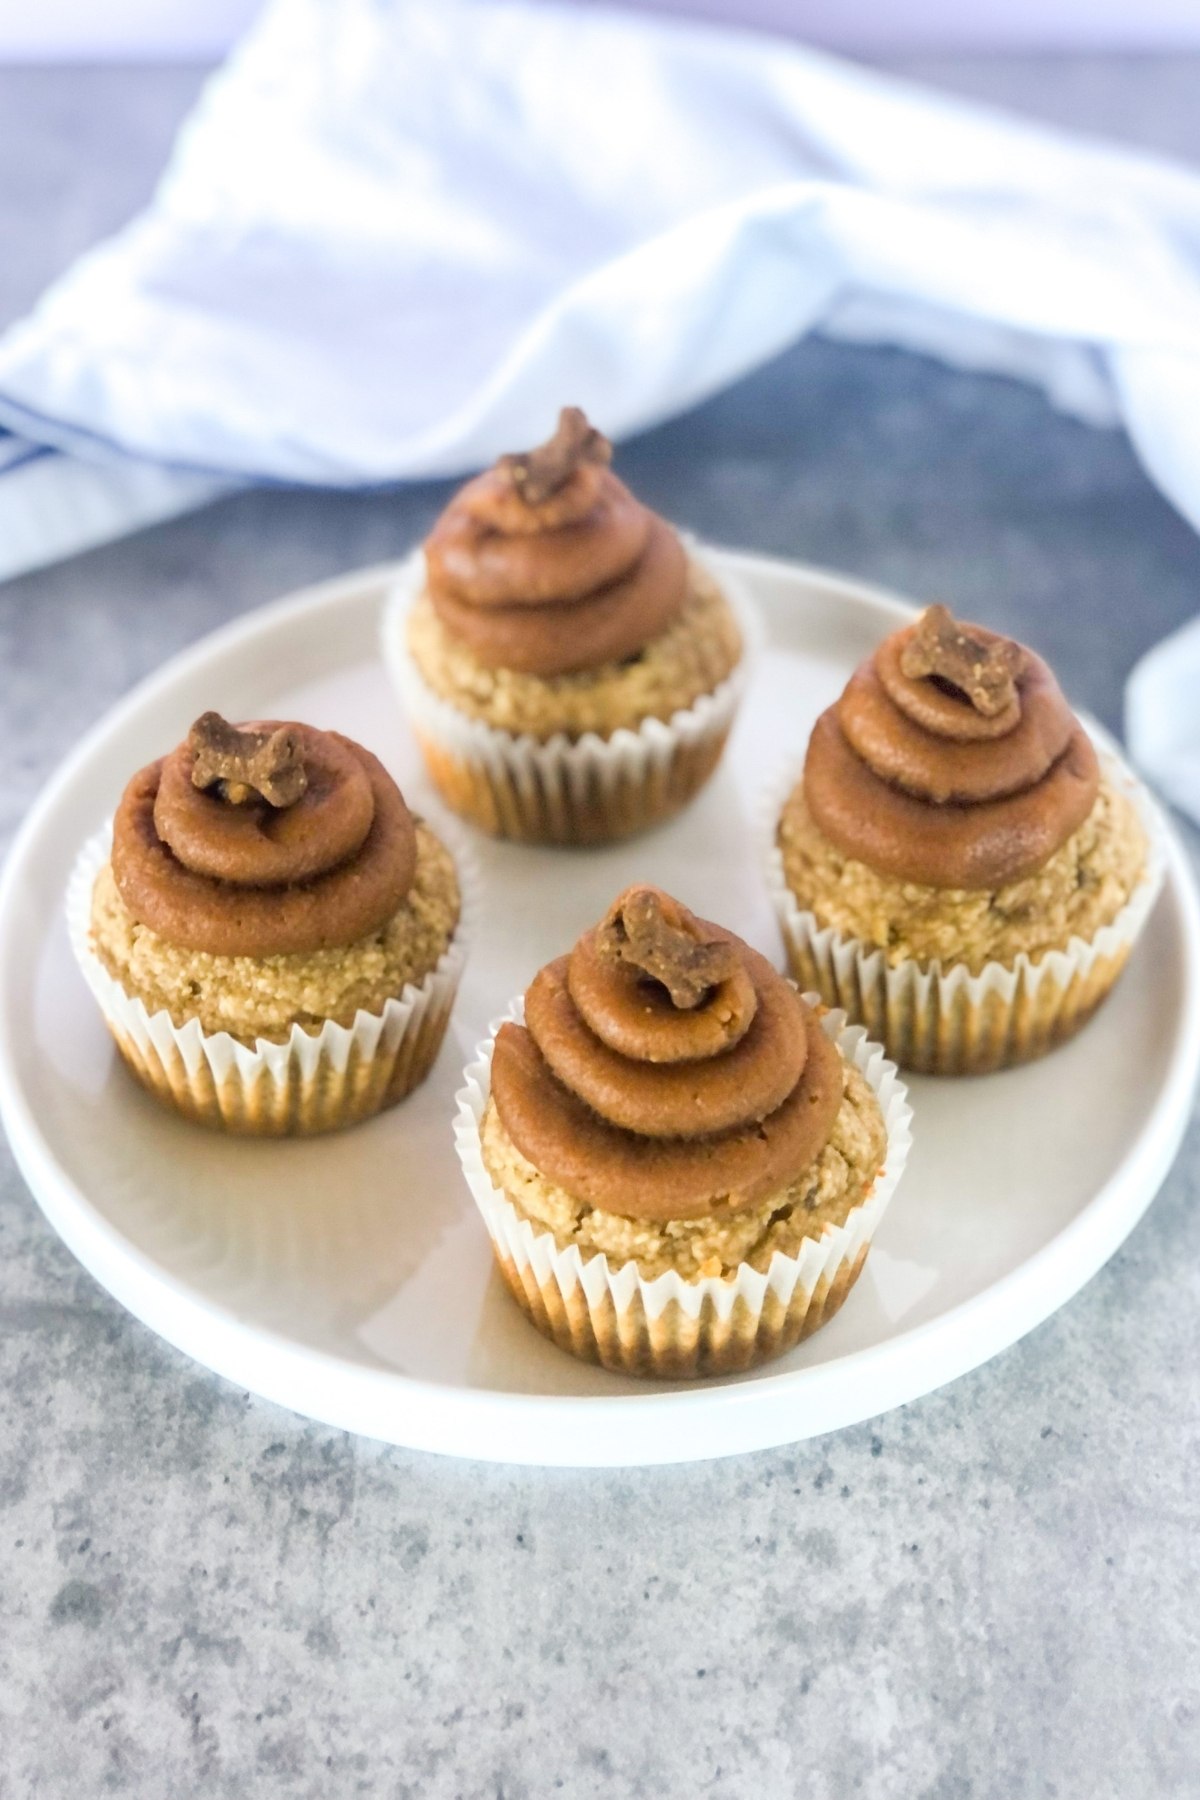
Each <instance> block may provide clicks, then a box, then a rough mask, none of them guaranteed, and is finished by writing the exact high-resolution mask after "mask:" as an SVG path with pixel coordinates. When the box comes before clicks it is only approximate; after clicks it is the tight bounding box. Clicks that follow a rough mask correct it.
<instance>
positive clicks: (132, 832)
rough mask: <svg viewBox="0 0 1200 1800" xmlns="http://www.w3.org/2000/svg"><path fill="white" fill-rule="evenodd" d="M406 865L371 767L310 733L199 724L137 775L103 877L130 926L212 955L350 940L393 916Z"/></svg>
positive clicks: (402, 836) (212, 721)
mask: <svg viewBox="0 0 1200 1800" xmlns="http://www.w3.org/2000/svg"><path fill="white" fill-rule="evenodd" d="M416 861H417V840H416V829H415V825H414V822H413V818H412V815H411V814H410V812H409V810H408V808H407V806H406V805H405V803H404V800H403V798H402V796H401V794H400V790H399V788H397V786H396V784H395V782H394V781H393V780H392V778H391V776H390V775H389V774H388V773H387V770H386V769H385V768H384V767H383V765H382V763H380V762H379V761H378V760H377V759H376V758H375V757H374V756H372V755H371V753H370V751H368V750H364V749H363V748H362V746H361V745H360V744H355V743H352V742H351V740H350V739H349V738H345V737H342V736H340V735H339V733H337V732H335V731H317V730H315V729H314V728H313V727H312V726H309V725H297V724H287V723H284V724H281V723H279V722H277V721H272V722H268V723H258V724H254V725H249V726H245V727H241V728H239V727H236V726H232V725H229V724H227V723H226V722H225V720H223V719H222V718H220V716H219V715H218V714H216V713H205V714H204V716H203V717H202V718H200V719H198V720H197V721H196V723H195V725H193V727H192V729H191V732H190V734H189V736H188V738H187V739H186V740H185V741H184V742H183V743H182V744H180V745H179V746H178V747H177V748H176V749H175V750H173V751H172V752H171V753H170V755H169V756H165V757H163V758H161V759H160V760H159V761H158V762H153V763H150V764H149V765H148V766H147V767H146V768H144V769H140V770H139V771H138V773H137V774H136V775H135V776H134V777H133V779H132V780H131V781H130V783H129V785H128V786H127V787H126V789H125V792H124V794H123V796H122V798H121V803H120V805H119V806H118V808H117V813H116V818H115V819H114V821H113V849H112V868H113V877H114V879H115V881H116V884H117V888H118V891H119V892H120V895H121V898H122V900H123V901H124V902H125V905H126V906H127V907H128V909H129V911H130V912H131V913H132V914H133V916H134V918H135V919H137V920H138V922H139V923H140V924H143V925H146V926H149V928H150V929H151V930H152V931H154V932H157V933H158V935H159V936H160V937H162V938H164V939H166V940H167V941H168V942H169V943H172V944H176V945H179V946H180V947H182V948H184V949H188V950H203V951H207V952H208V953H209V954H211V955H214V956H284V955H292V954H302V953H305V952H309V951H314V950H325V949H329V948H332V947H334V946H340V945H346V944H352V943H356V942H357V941H358V940H359V939H360V938H363V937H366V936H367V935H368V934H369V933H370V932H372V931H376V930H378V929H379V928H380V926H382V925H383V924H385V923H386V922H387V920H389V919H390V918H392V917H393V916H394V914H395V913H396V911H397V910H398V909H399V907H400V905H401V904H402V902H403V900H404V899H405V897H406V895H407V894H408V891H409V889H410V887H411V886H412V881H413V875H414V873H415V870H416Z"/></svg>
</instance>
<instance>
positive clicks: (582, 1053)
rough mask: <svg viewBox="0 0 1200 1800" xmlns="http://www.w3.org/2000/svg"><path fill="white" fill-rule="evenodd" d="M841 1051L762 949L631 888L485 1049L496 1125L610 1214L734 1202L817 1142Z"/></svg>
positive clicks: (811, 1152)
mask: <svg viewBox="0 0 1200 1800" xmlns="http://www.w3.org/2000/svg"><path fill="white" fill-rule="evenodd" d="M842 1092H843V1076H842V1061H841V1057H840V1055H839V1053H838V1051H837V1049H836V1048H835V1047H834V1045H833V1044H831V1043H830V1041H829V1039H828V1038H827V1037H826V1036H825V1033H824V1032H823V1031H822V1029H821V1026H820V1024H819V1022H818V1020H817V1017H816V1015H815V1014H814V1013H813V1012H812V1011H811V1010H810V1009H809V1008H808V1007H806V1006H805V1005H804V1003H803V1001H802V1000H801V999H800V997H799V995H798V994H797V993H796V991H795V989H794V988H792V987H791V986H790V985H789V984H788V983H787V982H786V981H785V980H784V979H783V977H782V976H781V975H779V974H777V973H776V971H775V970H774V969H773V968H772V967H771V965H770V963H768V962H767V960H766V959H765V957H762V956H760V955H759V954H758V953H757V951H755V950H752V949H751V948H750V946H749V945H748V944H744V943H743V942H742V940H741V939H740V938H738V937H735V936H734V934H733V933H732V932H730V931H725V930H723V929H722V928H721V927H720V926H718V925H712V924H709V923H708V922H707V921H706V920H704V919H698V918H697V917H696V916H695V914H694V913H691V912H689V911H688V909H687V908H686V907H685V906H681V905H680V903H679V902H678V901H677V900H672V899H671V898H670V896H669V895H667V894H664V893H662V892H661V891H660V890H659V889H658V888H653V887H633V888H629V889H627V890H626V892H625V893H623V894H622V895H621V896H620V897H619V898H618V899H617V900H616V901H615V902H614V903H613V905H612V907H611V908H610V910H609V912H608V914H607V916H606V917H605V919H604V920H603V922H602V923H601V924H600V925H599V926H597V927H595V928H594V929H593V930H591V931H586V932H584V934H583V936H582V937H581V938H580V939H579V942H578V943H577V944H576V945H575V948H574V949H573V950H572V951H571V953H570V955H569V956H563V957H559V958H558V959H557V961H555V962H552V963H550V964H548V965H547V967H546V968H544V969H542V970H541V972H540V973H539V974H538V975H537V976H536V977H535V979H534V981H533V983H532V985H531V986H530V988H529V990H528V992H527V993H526V995H525V1024H524V1025H523V1026H521V1025H514V1024H506V1025H503V1026H501V1028H500V1031H499V1033H498V1034H497V1038H496V1044H495V1050H494V1054H493V1059H492V1097H493V1100H494V1102H495V1106H496V1110H497V1112H498V1114H499V1116H500V1121H501V1124H502V1125H503V1126H504V1129H505V1130H506V1131H507V1133H508V1135H509V1137H510V1138H511V1139H512V1141H513V1143H514V1144H515V1145H516V1147H517V1149H518V1150H519V1151H520V1153H521V1154H522V1156H524V1157H526V1158H527V1159H528V1161H529V1162H530V1163H532V1164H533V1165H534V1167H535V1168H536V1169H538V1170H539V1172H540V1173H541V1174H542V1175H544V1176H545V1177H546V1178H547V1179H548V1180H550V1181H552V1182H555V1183H557V1184H558V1186H560V1187H561V1188H563V1189H564V1190H565V1191H566V1192H567V1193H568V1194H571V1195H573V1196H574V1197H575V1198H576V1199H578V1200H580V1201H584V1202H586V1203H587V1204H589V1205H592V1206H595V1207H599V1208H602V1209H604V1210H605V1211H607V1212H613V1213H619V1214H623V1215H624V1216H625V1217H627V1218H633V1219H651V1220H669V1219H690V1218H698V1217H700V1216H703V1215H708V1214H711V1213H713V1212H714V1211H720V1210H722V1209H724V1210H725V1211H729V1212H736V1211H738V1210H739V1209H740V1208H742V1207H746V1206H750V1205H752V1204H753V1203H754V1202H755V1201H756V1200H758V1199H760V1198H761V1197H762V1196H764V1195H766V1194H769V1193H771V1192H773V1191H774V1190H776V1189H778V1188H780V1187H784V1186H786V1185H787V1183H788V1182H789V1181H790V1180H792V1179H793V1178H794V1177H795V1176H796V1175H797V1173H799V1172H800V1171H802V1170H804V1169H805V1168H807V1167H808V1166H809V1164H810V1163H812V1162H813V1161H814V1160H815V1159H816V1158H817V1157H818V1156H819V1155H820V1153H821V1151H822V1150H823V1149H824V1147H825V1144H826V1142H827V1140H828V1138H829V1134H830V1132H831V1130H832V1128H833V1124H834V1120H835V1119H836V1117H837V1114H838V1110H839V1108H840V1106H841V1102H842Z"/></svg>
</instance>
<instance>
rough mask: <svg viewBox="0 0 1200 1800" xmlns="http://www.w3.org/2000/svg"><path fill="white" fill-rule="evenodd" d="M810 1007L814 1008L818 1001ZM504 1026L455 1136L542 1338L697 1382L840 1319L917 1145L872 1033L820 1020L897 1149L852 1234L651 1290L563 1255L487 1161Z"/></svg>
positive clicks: (470, 1068) (500, 1260)
mask: <svg viewBox="0 0 1200 1800" xmlns="http://www.w3.org/2000/svg"><path fill="white" fill-rule="evenodd" d="M805 999H806V1000H808V1001H810V1002H816V996H815V995H805ZM817 1004H819V1002H817ZM507 1017H508V1018H510V1019H513V1020H516V1021H517V1022H520V1021H521V1020H522V1019H523V1018H524V1004H523V1002H522V1001H520V1000H518V1001H516V1002H515V1003H514V1004H513V1006H512V1007H511V1008H510V1010H509V1013H508V1015H507ZM500 1023H501V1021H497V1024H496V1025H495V1026H494V1027H493V1029H492V1031H491V1033H490V1035H489V1036H488V1037H487V1039H485V1041H484V1042H483V1043H482V1044H481V1045H480V1046H479V1049H478V1051H477V1052H476V1057H475V1060H474V1061H472V1062H471V1063H469V1064H468V1065H467V1068H466V1070H465V1072H464V1077H463V1079H464V1084H465V1085H464V1086H463V1087H462V1088H461V1090H460V1091H459V1093H458V1095H457V1102H458V1112H457V1116H456V1119H455V1124H454V1137H455V1144H456V1146H457V1149H458V1154H459V1158H460V1160H461V1162H462V1166H463V1172H464V1174H465V1175H466V1178H467V1184H468V1186H469V1187H470V1189H471V1193H472V1195H473V1196H474V1199H475V1204H476V1205H477V1206H478V1208H479V1211H480V1213H481V1214H482V1215H483V1221H484V1224H485V1225H486V1226H487V1229H488V1233H489V1235H490V1237H491V1240H492V1249H493V1252H494V1253H495V1258H496V1262H497V1265H498V1267H499V1269H500V1273H501V1274H502V1275H503V1277H504V1280H505V1282H506V1283H507V1285H508V1288H509V1290H510V1292H511V1293H512V1295H513V1297H514V1298H515V1299H516V1301H517V1303H518V1304H519V1305H520V1306H521V1307H522V1308H523V1310H524V1311H525V1312H526V1313H527V1314H528V1316H529V1318H530V1319H531V1320H532V1321H533V1323H534V1324H535V1325H536V1326H537V1328H538V1330H539V1331H541V1332H542V1333H543V1334H544V1335H545V1336H546V1337H548V1338H551V1339H553V1341H554V1342H555V1343H556V1344H557V1345H558V1346H559V1348H560V1349H561V1350H567V1351H569V1352H570V1353H571V1354H572V1355H574V1356H578V1357H581V1358H583V1360H584V1361H586V1362H598V1363H602V1364H603V1365H604V1366H605V1368H609V1369H615V1370H619V1371H621V1372H622V1373H624V1374H626V1375H645V1376H651V1377H656V1378H657V1377H664V1376H669V1377H681V1376H682V1377H689V1376H704V1375H724V1374H732V1373H735V1372H736V1371H738V1370H740V1369H749V1368H753V1367H754V1366H755V1364H757V1363H760V1362H765V1361H767V1360H768V1358H770V1357H773V1356H781V1355H782V1354H783V1353H784V1352H785V1351H787V1350H790V1349H792V1347H793V1346H794V1345H796V1344H798V1343H800V1342H801V1340H802V1339H803V1338H806V1337H809V1336H810V1335H811V1334H812V1332H814V1331H816V1329H817V1328H818V1326H820V1325H823V1324H825V1323H826V1321H827V1320H829V1319H831V1318H832V1317H833V1315H834V1313H836V1312H837V1310H838V1308H839V1307H840V1306H841V1304H842V1302H843V1301H844V1300H845V1298H846V1296H847V1294H848V1293H849V1292H850V1289H851V1288H852V1287H853V1286H854V1283H855V1282H856V1281H857V1279H858V1277H859V1275H860V1273H861V1272H862V1267H863V1264H864V1263H865V1262H866V1259H867V1252H868V1251H869V1249H870V1247H871V1239H872V1238H873V1236H874V1235H875V1231H876V1229H877V1228H878V1225H879V1221H880V1220H881V1218H882V1217H883V1214H884V1211H885V1209H886V1207H887V1205H888V1202H889V1201H890V1199H891V1197H892V1195H893V1194H894V1193H895V1191H896V1185H897V1183H898V1182H899V1180H900V1177H901V1175H902V1173H903V1171H904V1164H905V1161H906V1159H907V1156H908V1151H909V1146H910V1143H911V1141H912V1140H911V1131H910V1125H911V1120H912V1109H911V1108H910V1106H909V1104H908V1097H907V1090H906V1088H905V1086H904V1083H903V1082H902V1081H901V1080H900V1078H899V1076H898V1074H897V1072H896V1068H895V1065H894V1064H893V1063H890V1062H888V1061H887V1060H886V1058H885V1057H884V1053H883V1050H882V1049H881V1048H880V1046H879V1045H878V1044H873V1043H872V1042H871V1041H870V1039H869V1038H868V1037H867V1034H866V1032H865V1031H864V1030H863V1029H862V1028H861V1026H856V1025H850V1026H847V1024H846V1021H845V1015H844V1014H842V1013H836V1012H827V1013H824V1014H823V1016H822V1019H821V1024H822V1026H823V1028H824V1030H825V1032H826V1034H827V1035H828V1036H829V1037H830V1038H832V1039H833V1041H834V1043H835V1044H837V1046H838V1049H839V1050H840V1051H841V1053H842V1055H843V1056H844V1057H846V1059H847V1060H848V1061H849V1062H852V1063H853V1064H854V1065H855V1066H856V1067H857V1068H858V1069H860V1070H861V1071H862V1073H863V1075H864V1076H865V1078H866V1080H867V1082H868V1084H869V1085H870V1088H871V1091H872V1092H873V1093H874V1095H875V1097H876V1099H877V1100H878V1101H879V1105H880V1108H881V1110H882V1112H883V1117H884V1124H885V1126H886V1129H887V1152H886V1156H885V1160H884V1164H883V1167H882V1168H881V1169H880V1170H879V1173H878V1174H877V1175H876V1177H875V1180H874V1183H873V1184H872V1186H871V1188H870V1189H869V1191H868V1193H867V1195H866V1197H865V1199H864V1200H863V1201H862V1202H861V1203H860V1204H859V1205H858V1206H856V1207H855V1208H854V1209H853V1211H852V1212H851V1213H850V1214H849V1215H848V1217H847V1218H846V1221H845V1223H844V1224H842V1225H839V1226H827V1227H826V1228H825V1230H824V1232H823V1234H822V1235H821V1237H819V1238H806V1239H805V1241H804V1244H803V1246H802V1247H801V1250H800V1253H799V1255H798V1256H785V1255H784V1254H783V1253H782V1252H781V1251H776V1252H775V1254H774V1256H773V1257H772V1258H771V1263H770V1266H769V1268H768V1270H767V1272H766V1273H765V1274H763V1273H760V1271H759V1270H757V1269H752V1268H751V1267H750V1265H749V1264H748V1263H742V1264H741V1265H740V1266H739V1267H738V1269H737V1270H736V1272H735V1273H734V1274H733V1275H731V1276H705V1277H701V1278H698V1279H696V1280H692V1281H688V1280H685V1279H684V1278H683V1277H682V1276H681V1275H679V1274H677V1273H676V1272H675V1271H674V1270H668V1271H666V1273H664V1274H662V1275H659V1276H656V1277H655V1278H654V1279H653V1280H647V1279H645V1278H644V1277H643V1276H642V1275H640V1274H639V1272H638V1267H637V1264H636V1262H626V1263H621V1264H618V1265H617V1266H615V1267H614V1266H613V1264H611V1263H610V1262H609V1259H608V1257H607V1256H605V1255H604V1254H603V1253H599V1254H597V1255H594V1256H591V1257H588V1258H586V1259H585V1258H584V1257H583V1255H582V1254H581V1252H580V1250H579V1247H578V1245H576V1244H572V1245H570V1246H569V1247H568V1248H567V1249H565V1250H560V1249H559V1247H558V1245H557V1243H556V1241H555V1238H554V1235H553V1233H552V1232H550V1231H548V1230H546V1229H545V1227H544V1226H540V1225H536V1224H534V1223H533V1222H532V1221H530V1220H529V1219H527V1218H524V1217H522V1215H521V1214H520V1213H518V1211H517V1209H516V1207H515V1206H513V1204H512V1202H511V1201H510V1200H509V1199H508V1198H507V1197H506V1196H505V1195H504V1194H503V1193H502V1192H501V1191H500V1189H499V1188H497V1187H496V1186H495V1184H494V1183H493V1181H492V1178H491V1176H490V1175H489V1174H488V1171H487V1167H486V1165H485V1163H484V1160H483V1153H482V1148H481V1144H480V1128H481V1125H482V1121H483V1114H484V1109H485V1107H486V1106H487V1100H488V1095H489V1092H490V1089H491V1066H492V1048H493V1045H494V1042H495V1035H496V1032H497V1031H498V1030H499V1026H500ZM797 1173H799V1171H797Z"/></svg>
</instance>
